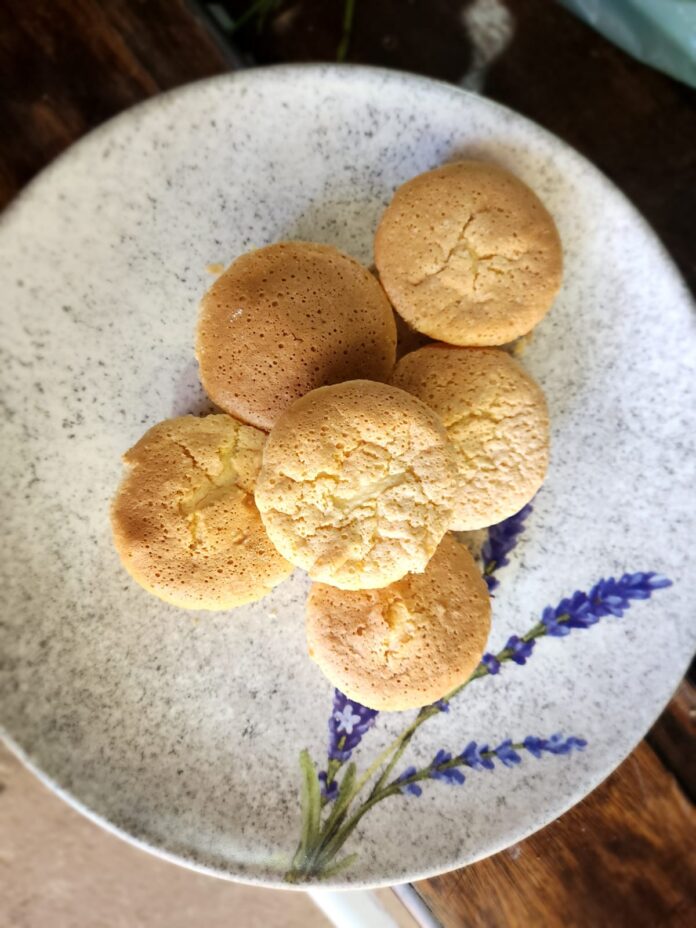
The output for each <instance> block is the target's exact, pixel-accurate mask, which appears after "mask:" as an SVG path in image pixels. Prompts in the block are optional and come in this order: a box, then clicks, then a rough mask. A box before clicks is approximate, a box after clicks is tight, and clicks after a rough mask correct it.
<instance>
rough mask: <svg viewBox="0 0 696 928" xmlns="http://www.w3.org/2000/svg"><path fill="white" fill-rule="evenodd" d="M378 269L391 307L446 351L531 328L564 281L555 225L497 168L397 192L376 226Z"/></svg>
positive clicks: (459, 168)
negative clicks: (447, 346)
mask: <svg viewBox="0 0 696 928" xmlns="http://www.w3.org/2000/svg"><path fill="white" fill-rule="evenodd" d="M375 263H376V265H377V269H378V270H379V275H380V280H381V282H382V285H383V286H384V288H385V290H386V291H387V294H388V295H389V298H390V299H391V301H392V303H393V304H394V308H395V309H396V311H397V312H398V313H399V314H400V315H401V316H403V317H404V319H405V320H406V321H407V322H408V323H409V324H410V325H412V326H413V327H414V328H415V329H417V330H418V331H419V332H424V333H425V334H426V335H430V336H431V337H432V338H437V339H441V340H442V341H444V342H448V343H450V344H452V345H502V344H503V343H505V342H509V341H512V340H513V339H515V338H517V337H518V336H520V335H524V334H525V333H526V332H529V330H530V329H532V328H533V327H534V326H535V325H536V324H537V323H538V322H539V321H540V320H541V319H542V318H543V316H544V315H545V314H546V312H547V311H548V310H549V308H550V307H551V303H552V302H553V299H554V297H555V295H556V293H557V291H558V289H559V287H560V285H561V276H562V269H563V257H562V252H561V241H560V238H559V236H558V231H557V230H556V226H555V225H554V221H553V219H552V218H551V216H550V215H549V213H548V212H547V210H546V209H545V208H544V206H543V204H542V203H541V201H540V200H539V198H538V197H537V196H536V194H535V193H534V192H533V191H532V190H530V189H529V187H527V186H526V184H523V183H522V181H521V180H519V179H518V178H517V177H515V176H514V175H513V174H510V173H509V172H508V171H505V170H503V169H502V168H499V167H496V166H495V165H493V164H486V163H484V162H481V161H460V162H457V163H456V164H447V165H444V167H441V168H436V169H435V170H434V171H428V173H426V174H420V175H419V176H418V177H414V178H413V180H410V181H408V182H407V183H405V184H403V186H401V187H399V189H398V190H397V191H396V193H395V194H394V198H393V200H392V201H391V203H390V204H389V206H388V208H387V210H386V212H385V213H384V215H383V217H382V220H381V222H380V224H379V228H378V229H377V235H376V237H375Z"/></svg>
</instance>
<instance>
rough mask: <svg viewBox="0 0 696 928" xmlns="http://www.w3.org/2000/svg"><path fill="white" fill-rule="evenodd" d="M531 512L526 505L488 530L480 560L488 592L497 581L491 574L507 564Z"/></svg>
mask: <svg viewBox="0 0 696 928" xmlns="http://www.w3.org/2000/svg"><path fill="white" fill-rule="evenodd" d="M531 511H532V507H531V505H530V504H527V505H526V506H524V507H523V508H522V509H520V511H519V512H517V513H515V515H514V516H510V518H509V519H505V520H504V521H503V522H499V523H498V524H497V525H492V526H491V527H490V528H489V529H488V538H487V539H486V542H485V543H484V545H483V547H482V548H481V559H482V561H483V579H484V580H485V581H486V583H487V584H488V589H489V590H491V591H492V590H494V589H495V588H496V587H497V586H498V584H499V582H500V581H499V580H498V579H497V578H496V577H494V576H493V574H494V573H495V572H496V571H497V570H500V568H501V567H505V565H506V564H509V563H510V562H509V560H508V557H507V556H508V554H510V552H511V551H512V549H513V548H514V547H515V545H516V544H517V540H518V538H519V536H520V535H521V534H522V532H523V531H524V523H525V520H526V519H527V517H528V516H529V514H530V513H531Z"/></svg>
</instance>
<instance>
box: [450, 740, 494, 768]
mask: <svg viewBox="0 0 696 928" xmlns="http://www.w3.org/2000/svg"><path fill="white" fill-rule="evenodd" d="M489 750H490V749H489V747H488V745H487V744H484V745H482V746H481V747H479V746H478V745H477V744H476V742H475V741H470V742H469V743H468V744H467V746H466V747H465V748H464V750H463V751H462V753H461V754H460V755H459V757H460V758H461V760H462V761H463V762H464V763H465V764H466V766H467V767H473V768H474V769H476V768H480V769H481V770H493V768H494V767H495V764H494V763H493V761H492V760H491V759H490V757H488V756H486V755H487V754H488V753H489Z"/></svg>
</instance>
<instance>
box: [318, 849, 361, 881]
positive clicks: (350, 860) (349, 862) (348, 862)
mask: <svg viewBox="0 0 696 928" xmlns="http://www.w3.org/2000/svg"><path fill="white" fill-rule="evenodd" d="M358 857H359V855H358V854H349V855H348V856H347V857H343V858H341V860H339V861H338V862H337V863H335V864H332V865H331V866H330V867H327V868H326V869H325V870H321V871H320V872H319V873H318V874H317V876H318V877H319V879H320V880H327V879H328V878H329V877H331V876H336V874H338V873H343V871H344V870H347V869H348V868H349V867H352V866H353V864H354V863H355V861H356V860H357V859H358Z"/></svg>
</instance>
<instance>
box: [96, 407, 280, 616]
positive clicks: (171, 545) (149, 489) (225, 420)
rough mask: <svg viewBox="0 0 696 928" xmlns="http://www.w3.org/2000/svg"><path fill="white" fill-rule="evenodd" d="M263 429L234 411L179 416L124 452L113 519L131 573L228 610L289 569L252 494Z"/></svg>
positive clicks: (177, 597)
mask: <svg viewBox="0 0 696 928" xmlns="http://www.w3.org/2000/svg"><path fill="white" fill-rule="evenodd" d="M265 437H266V436H265V435H264V434H263V433H262V432H259V431H258V430H257V429H254V428H251V427H249V426H246V425H242V424H241V423H239V422H236V421H235V420H234V419H232V418H230V416H226V415H214V416H206V417H204V418H202V419H198V418H196V417H195V416H182V417H180V418H177V419H168V420H167V421H165V422H160V423H159V424H158V425H155V426H154V427H153V428H151V429H150V430H149V431H148V432H146V433H145V435H144V436H143V437H142V438H141V439H140V441H139V442H138V443H137V444H136V445H134V446H133V447H132V448H131V449H130V451H127V452H126V453H125V455H124V456H123V460H124V463H125V465H126V467H127V468H128V471H127V473H126V475H125V477H124V479H123V481H122V483H121V485H120V487H119V489H118V492H117V494H116V498H115V499H114V501H113V504H112V507H111V526H112V530H113V537H114V544H115V546H116V550H117V551H118V553H119V556H120V558H121V561H122V563H123V566H124V567H125V568H126V570H127V571H128V573H129V574H130V575H131V576H132V577H133V579H134V580H136V581H137V582H138V583H139V584H140V585H141V586H143V587H144V588H145V589H146V590H148V591H149V592H150V593H154V595H155V596H159V597H160V599H163V600H165V601H166V602H169V603H172V604H173V605H175V606H182V607H183V608H186V609H231V608H233V607H234V606H241V605H243V604H244V603H250V602H254V600H257V599H261V597H262V596H265V595H266V593H268V592H270V590H272V589H273V587H274V586H276V585H277V584H278V583H280V582H281V581H282V580H284V579H285V578H286V577H288V576H289V575H290V573H291V572H292V565H291V564H289V563H288V562H287V561H286V560H285V559H284V558H283V557H282V556H281V555H280V554H278V552H277V551H276V549H275V548H274V547H273V545H272V544H271V542H270V540H269V539H268V536H267V535H266V532H265V530H264V527H263V524H262V522H261V518H260V516H259V513H258V510H257V508H256V505H255V503H254V496H253V493H254V484H255V482H256V477H257V474H258V471H259V468H260V466H261V452H262V449H263V444H264V441H265Z"/></svg>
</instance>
